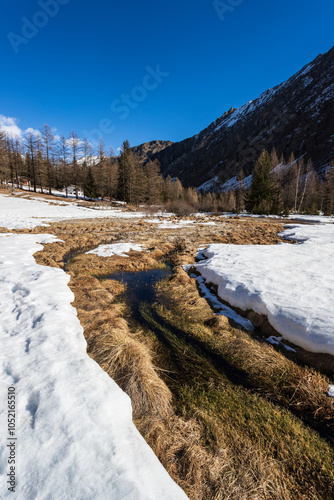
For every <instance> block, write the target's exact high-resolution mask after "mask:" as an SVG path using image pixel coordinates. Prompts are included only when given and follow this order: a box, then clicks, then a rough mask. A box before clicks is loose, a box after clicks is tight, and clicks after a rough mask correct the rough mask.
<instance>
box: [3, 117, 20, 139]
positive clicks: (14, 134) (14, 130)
mask: <svg viewBox="0 0 334 500" xmlns="http://www.w3.org/2000/svg"><path fill="white" fill-rule="evenodd" d="M17 121H18V120H17V118H11V117H10V116H5V115H0V130H1V131H2V132H4V133H5V134H6V135H7V136H8V137H11V138H13V139H16V138H20V137H21V136H22V130H21V129H20V127H19V126H18V125H17V123H16V122H17Z"/></svg>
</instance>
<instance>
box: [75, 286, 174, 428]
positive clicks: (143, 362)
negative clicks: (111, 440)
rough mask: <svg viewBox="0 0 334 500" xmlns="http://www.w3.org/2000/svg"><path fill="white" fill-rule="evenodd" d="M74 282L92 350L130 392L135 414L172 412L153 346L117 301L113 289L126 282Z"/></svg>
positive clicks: (78, 308)
mask: <svg viewBox="0 0 334 500" xmlns="http://www.w3.org/2000/svg"><path fill="white" fill-rule="evenodd" d="M113 283H115V285H113ZM70 285H71V288H72V290H73V291H74V293H75V297H76V299H75V302H74V305H75V307H76V308H77V311H78V316H79V319H80V321H81V323H82V325H83V327H84V332H85V336H86V339H87V344H88V350H87V351H88V354H89V355H90V356H91V357H92V358H93V359H94V360H95V361H96V362H97V363H98V364H99V365H100V366H101V367H102V368H103V369H104V370H105V371H106V372H107V373H108V374H109V375H110V376H111V378H113V379H114V380H115V382H117V384H118V385H119V386H120V387H121V388H122V389H123V390H124V391H125V392H126V393H127V394H128V395H129V396H130V398H131V402H132V408H133V415H134V417H135V418H140V417H142V416H143V415H150V416H151V417H152V418H153V417H154V418H157V417H158V418H166V417H167V416H168V415H169V414H170V412H171V397H172V396H171V393H170V391H169V389H168V387H167V386H166V384H165V383H164V382H163V380H162V379H161V378H160V377H159V375H158V373H157V370H156V368H155V367H154V365H153V360H152V353H151V352H150V348H149V346H148V345H147V344H146V343H144V342H143V339H142V338H141V339H140V338H139V334H137V335H134V334H131V333H130V331H129V329H128V325H127V323H126V321H125V320H124V318H123V317H122V311H123V308H124V306H122V304H115V303H114V295H113V294H112V293H111V292H110V290H113V291H115V289H116V290H117V289H118V292H119V291H121V290H122V288H123V289H124V285H122V284H120V283H117V282H113V281H112V280H107V281H106V282H102V283H100V281H99V280H98V279H96V278H94V277H92V276H81V277H77V278H72V280H71V284H70ZM120 285H121V286H120Z"/></svg>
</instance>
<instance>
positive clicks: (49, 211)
mask: <svg viewBox="0 0 334 500" xmlns="http://www.w3.org/2000/svg"><path fill="white" fill-rule="evenodd" d="M96 217H99V218H101V217H102V218H103V217H124V218H128V219H131V218H137V217H144V214H142V213H139V212H122V211H121V210H118V209H114V210H110V209H109V210H99V211H98V212H97V211H96V210H91V209H89V208H84V207H80V206H77V205H75V204H73V203H66V205H59V203H57V205H49V204H48V203H46V200H45V199H43V198H42V199H34V200H27V199H24V198H18V197H14V196H6V195H0V227H6V228H7V229H23V228H28V229H31V228H34V227H36V226H45V225H47V224H48V223H49V222H54V221H60V220H66V219H95V218H96Z"/></svg>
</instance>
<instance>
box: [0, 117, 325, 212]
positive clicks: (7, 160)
mask: <svg viewBox="0 0 334 500" xmlns="http://www.w3.org/2000/svg"><path fill="white" fill-rule="evenodd" d="M236 180H237V183H236V187H235V188H234V189H229V190H226V191H223V192H209V193H205V192H200V191H198V190H197V189H195V188H184V187H183V186H182V184H181V182H180V180H179V179H177V178H176V179H172V178H171V177H170V176H168V177H167V178H165V179H164V178H163V176H162V174H161V172H160V165H159V163H158V162H157V161H151V160H149V161H148V162H147V163H146V164H144V165H143V164H142V163H140V162H139V161H138V160H137V158H136V156H135V155H134V154H133V151H132V150H131V148H130V144H129V142H128V141H125V142H124V143H123V145H122V149H121V153H120V155H119V156H118V157H116V156H115V153H114V151H113V150H112V149H110V150H109V151H108V152H107V151H106V148H105V145H104V143H103V141H102V140H100V142H99V145H98V147H97V151H94V149H93V147H92V145H91V144H90V143H89V141H88V140H87V139H83V140H81V139H80V138H79V137H78V136H77V134H76V133H75V132H73V131H72V132H71V134H70V135H69V137H67V138H66V137H64V136H62V137H60V138H59V137H57V138H55V136H54V134H53V131H52V129H51V128H50V127H49V126H48V125H44V127H43V128H42V129H41V131H40V134H38V135H37V134H36V133H32V132H28V133H27V134H26V135H25V137H24V139H23V140H20V139H18V138H10V137H6V136H5V135H4V133H2V132H1V131H0V183H1V184H8V183H10V184H11V185H12V186H14V185H16V186H19V187H21V186H23V185H28V186H29V189H31V190H32V191H35V192H36V191H37V190H40V191H41V192H42V193H49V194H52V190H63V191H64V193H65V196H67V195H68V190H69V187H70V186H71V187H72V188H73V187H74V192H75V193H76V196H77V197H78V196H79V192H80V190H82V191H83V192H84V195H85V197H86V198H88V199H96V198H101V199H102V200H104V199H109V200H113V199H116V200H121V201H125V202H127V203H129V204H132V205H139V204H148V205H161V204H167V205H168V206H167V208H168V209H169V210H171V211H174V212H176V213H178V214H179V215H187V214H189V213H191V212H193V211H197V210H201V211H210V212H221V211H223V212H237V213H240V212H242V211H243V210H247V211H248V212H250V213H259V214H279V215H280V214H287V213H291V212H298V213H306V214H316V213H319V212H320V211H321V212H323V213H325V214H333V213H334V161H333V162H332V164H331V165H330V167H329V168H328V169H327V171H326V173H325V174H324V175H323V176H322V178H320V177H319V175H318V174H317V172H316V171H315V170H314V169H313V165H312V162H311V161H308V162H305V161H304V159H303V158H301V159H298V160H296V159H295V157H294V155H291V156H290V158H289V159H288V161H286V160H285V159H284V157H283V156H282V157H281V158H280V159H279V158H278V157H277V154H276V152H275V150H273V151H272V152H271V154H269V153H268V152H267V151H263V152H262V153H261V155H260V157H259V158H258V160H257V162H256V164H255V168H254V171H253V175H252V182H251V185H250V186H249V187H248V186H246V184H245V177H244V174H243V171H242V170H241V172H240V173H239V175H238V176H237V179H236Z"/></svg>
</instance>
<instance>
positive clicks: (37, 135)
mask: <svg viewBox="0 0 334 500" xmlns="http://www.w3.org/2000/svg"><path fill="white" fill-rule="evenodd" d="M24 133H25V134H32V135H34V136H36V137H41V133H40V131H39V130H36V129H35V128H31V127H29V128H27V130H25V131H24Z"/></svg>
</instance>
